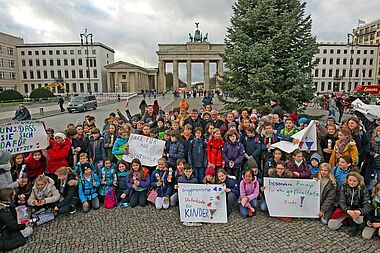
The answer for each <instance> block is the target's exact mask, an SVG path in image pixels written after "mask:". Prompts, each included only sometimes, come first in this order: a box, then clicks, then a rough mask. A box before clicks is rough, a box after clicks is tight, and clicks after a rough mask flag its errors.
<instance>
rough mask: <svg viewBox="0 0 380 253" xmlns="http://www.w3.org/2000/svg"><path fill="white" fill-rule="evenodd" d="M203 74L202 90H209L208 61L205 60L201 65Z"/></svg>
mask: <svg viewBox="0 0 380 253" xmlns="http://www.w3.org/2000/svg"><path fill="white" fill-rule="evenodd" d="M203 73H204V88H205V90H207V91H208V90H209V89H210V61H209V60H205V61H204V63H203Z"/></svg>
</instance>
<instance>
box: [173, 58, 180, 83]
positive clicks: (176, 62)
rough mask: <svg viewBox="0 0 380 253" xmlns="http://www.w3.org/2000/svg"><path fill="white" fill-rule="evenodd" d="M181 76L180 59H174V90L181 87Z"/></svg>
mask: <svg viewBox="0 0 380 253" xmlns="http://www.w3.org/2000/svg"><path fill="white" fill-rule="evenodd" d="M178 82H179V78H178V61H176V60H174V61H173V90H177V89H178V88H179V83H178Z"/></svg>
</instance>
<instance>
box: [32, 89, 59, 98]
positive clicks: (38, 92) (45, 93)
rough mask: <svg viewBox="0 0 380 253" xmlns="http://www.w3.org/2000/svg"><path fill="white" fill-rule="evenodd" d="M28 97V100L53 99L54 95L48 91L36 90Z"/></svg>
mask: <svg viewBox="0 0 380 253" xmlns="http://www.w3.org/2000/svg"><path fill="white" fill-rule="evenodd" d="M29 97H30V98H48V97H54V94H53V92H51V91H50V90H48V89H45V88H38V89H35V90H33V91H32V92H31V93H30V96H29Z"/></svg>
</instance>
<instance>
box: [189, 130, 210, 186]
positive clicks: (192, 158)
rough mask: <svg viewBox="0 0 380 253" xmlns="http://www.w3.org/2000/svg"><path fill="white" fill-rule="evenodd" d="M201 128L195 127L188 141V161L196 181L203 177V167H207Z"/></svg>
mask: <svg viewBox="0 0 380 253" xmlns="http://www.w3.org/2000/svg"><path fill="white" fill-rule="evenodd" d="M202 132H203V131H202V129H201V128H200V127H197V128H196V129H195V133H194V135H195V138H194V139H192V140H191V141H190V144H189V155H188V161H189V164H190V166H191V167H192V168H193V170H194V173H195V176H196V177H197V178H198V182H201V181H202V180H203V178H204V177H205V169H206V167H207V156H206V148H207V146H206V143H205V141H204V139H203V137H202Z"/></svg>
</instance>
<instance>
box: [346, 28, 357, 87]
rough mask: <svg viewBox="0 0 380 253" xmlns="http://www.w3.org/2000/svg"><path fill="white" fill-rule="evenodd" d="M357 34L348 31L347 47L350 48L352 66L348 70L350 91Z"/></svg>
mask: <svg viewBox="0 0 380 253" xmlns="http://www.w3.org/2000/svg"><path fill="white" fill-rule="evenodd" d="M356 43H357V42H356V40H355V35H354V34H352V33H347V47H348V48H350V68H349V70H348V87H349V91H351V77H352V64H353V59H352V51H353V48H354V45H356Z"/></svg>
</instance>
